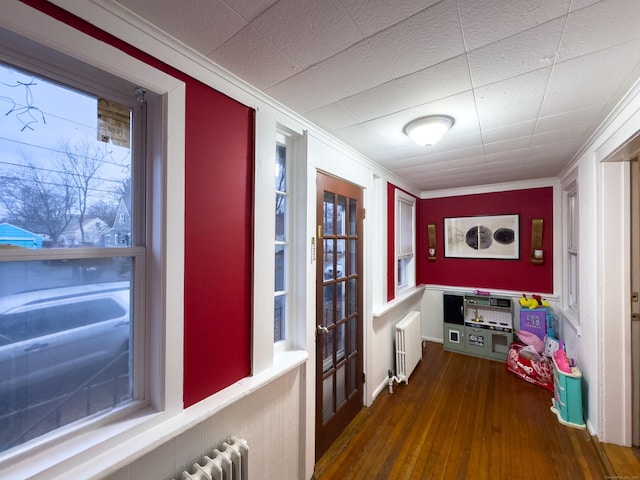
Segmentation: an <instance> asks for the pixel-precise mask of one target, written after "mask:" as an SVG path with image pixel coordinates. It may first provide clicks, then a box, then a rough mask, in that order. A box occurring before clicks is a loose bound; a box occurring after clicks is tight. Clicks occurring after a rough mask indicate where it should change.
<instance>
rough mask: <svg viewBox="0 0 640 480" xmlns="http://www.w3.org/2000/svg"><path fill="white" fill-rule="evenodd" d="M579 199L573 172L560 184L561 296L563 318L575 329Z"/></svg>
mask: <svg viewBox="0 0 640 480" xmlns="http://www.w3.org/2000/svg"><path fill="white" fill-rule="evenodd" d="M579 205H580V197H579V185H578V179H577V172H576V171H574V172H573V173H572V174H571V175H569V176H568V177H567V179H566V180H565V181H564V182H563V184H562V208H563V215H562V217H563V222H562V224H563V226H562V242H563V272H564V273H563V286H564V288H563V295H562V309H563V312H564V315H565V317H567V319H568V320H569V322H570V323H571V324H573V325H574V326H575V327H578V326H579V325H580V305H579V302H580V256H579V244H580V238H579V236H580V229H579V227H580V210H579Z"/></svg>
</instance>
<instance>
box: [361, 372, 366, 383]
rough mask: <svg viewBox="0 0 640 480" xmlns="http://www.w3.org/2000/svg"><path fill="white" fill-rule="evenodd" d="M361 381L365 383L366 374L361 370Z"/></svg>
mask: <svg viewBox="0 0 640 480" xmlns="http://www.w3.org/2000/svg"><path fill="white" fill-rule="evenodd" d="M362 383H367V374H366V373H364V372H362Z"/></svg>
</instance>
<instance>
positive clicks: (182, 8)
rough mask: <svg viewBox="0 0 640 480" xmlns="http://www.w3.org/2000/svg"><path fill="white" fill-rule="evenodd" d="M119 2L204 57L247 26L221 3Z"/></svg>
mask: <svg viewBox="0 0 640 480" xmlns="http://www.w3.org/2000/svg"><path fill="white" fill-rule="evenodd" d="M119 3H121V4H122V5H124V6H125V7H127V8H129V9H130V10H132V11H133V12H135V13H137V14H139V15H140V16H142V17H143V18H145V19H146V20H148V21H150V22H151V23H153V24H154V25H156V26H158V27H160V28H161V29H162V30H164V31H165V32H167V33H168V34H170V35H172V36H173V37H175V38H177V39H178V40H180V41H181V42H184V43H185V44H187V45H189V46H191V47H192V48H193V49H195V50H197V51H199V52H201V53H203V54H205V55H207V54H208V53H210V52H211V51H212V50H214V49H215V48H217V47H218V46H220V45H222V44H223V43H224V42H225V41H226V40H227V39H228V38H229V37H231V36H232V35H234V34H235V33H236V32H238V31H239V30H241V29H242V28H243V27H244V26H245V25H246V24H247V22H246V21H245V20H244V19H243V18H242V17H241V16H240V15H238V14H237V13H236V12H234V11H233V10H232V9H231V8H229V7H228V6H227V5H226V4H225V3H224V2H222V1H220V0H191V1H189V2H176V1H174V0H119Z"/></svg>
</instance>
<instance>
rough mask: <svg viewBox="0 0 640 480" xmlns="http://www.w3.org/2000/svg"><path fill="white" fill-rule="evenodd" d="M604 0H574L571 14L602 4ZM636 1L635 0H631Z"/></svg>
mask: <svg viewBox="0 0 640 480" xmlns="http://www.w3.org/2000/svg"><path fill="white" fill-rule="evenodd" d="M601 1H602V0H573V1H572V2H571V9H570V12H575V11H576V10H580V9H581V8H584V7H588V6H589V5H593V4H594V3H598V2H601ZM631 1H635V0H631Z"/></svg>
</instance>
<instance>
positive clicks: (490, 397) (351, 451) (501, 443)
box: [315, 343, 640, 480]
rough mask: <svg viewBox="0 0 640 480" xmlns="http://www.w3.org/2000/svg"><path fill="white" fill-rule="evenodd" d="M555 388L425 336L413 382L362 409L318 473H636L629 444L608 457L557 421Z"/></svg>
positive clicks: (545, 476) (327, 478)
mask: <svg viewBox="0 0 640 480" xmlns="http://www.w3.org/2000/svg"><path fill="white" fill-rule="evenodd" d="M552 396H553V393H552V392H549V391H547V390H545V389H543V388H541V387H537V386H534V385H531V384H529V383H527V382H525V381H524V380H522V379H520V378H518V377H516V376H515V375H513V374H511V373H508V372H506V371H505V367H504V364H503V363H500V362H494V361H491V360H483V359H478V358H474V357H470V356H466V355H461V354H456V353H451V352H445V351H443V348H442V345H440V344H437V343H427V346H426V348H425V350H424V352H423V357H422V362H420V364H418V367H417V368H416V370H415V371H414V372H413V374H412V375H411V378H410V379H409V384H408V385H405V384H402V385H397V384H396V385H395V386H394V393H393V394H389V392H388V390H385V391H383V392H382V393H380V395H378V397H377V398H376V400H375V402H374V404H373V405H372V406H371V407H370V408H365V409H363V410H362V411H361V412H360V413H359V414H358V416H357V417H356V418H355V419H354V420H353V422H351V424H350V425H349V426H348V427H347V429H346V430H345V431H344V432H343V433H342V435H341V436H340V437H339V438H338V439H337V441H336V442H335V443H334V444H333V445H332V446H331V448H330V449H329V450H328V451H327V453H325V455H324V456H323V457H322V458H321V459H319V461H318V462H317V463H316V468H315V478H316V479H317V480H332V479H340V480H347V479H436V478H447V479H448V478H456V479H473V480H476V479H477V480H483V479H487V480H488V479H491V480H501V479H521V480H526V479H532V480H533V479H535V480H550V479H566V480H577V479H597V480H600V479H606V478H627V479H632V478H635V479H640V462H638V459H637V457H635V456H634V455H633V453H630V455H631V456H630V457H629V456H628V455H629V452H631V449H623V448H621V447H618V448H614V449H613V451H615V452H624V453H622V454H621V457H620V461H619V462H618V461H617V460H615V461H611V460H610V459H609V457H608V455H610V453H609V452H607V448H608V447H609V446H607V445H600V444H599V443H598V441H597V439H596V438H595V437H594V438H592V437H591V436H590V435H589V433H588V432H587V431H586V430H579V429H575V428H571V427H567V426H564V425H561V424H560V423H559V422H558V420H557V418H556V416H555V414H553V413H552V412H551V411H550V410H549V407H550V405H551V398H552ZM612 447H615V446H612ZM619 449H620V450H619ZM632 457H633V458H632ZM614 464H615V465H616V466H617V467H618V469H617V470H616V467H615V466H614Z"/></svg>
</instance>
